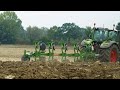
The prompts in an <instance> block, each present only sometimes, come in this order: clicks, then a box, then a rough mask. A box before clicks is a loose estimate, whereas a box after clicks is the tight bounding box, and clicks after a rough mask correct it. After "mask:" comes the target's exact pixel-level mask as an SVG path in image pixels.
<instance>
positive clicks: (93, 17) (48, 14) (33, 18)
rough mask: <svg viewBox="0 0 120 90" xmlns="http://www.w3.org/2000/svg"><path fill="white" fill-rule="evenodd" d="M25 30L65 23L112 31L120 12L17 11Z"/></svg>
mask: <svg viewBox="0 0 120 90" xmlns="http://www.w3.org/2000/svg"><path fill="white" fill-rule="evenodd" d="M15 12H16V14H17V15H18V17H19V18H20V19H21V20H22V25H23V26H24V28H26V27H28V26H29V25H31V26H38V27H48V28H50V27H52V26H54V25H57V26H62V24H63V23H67V22H68V23H69V22H70V23H72V22H73V23H75V24H76V25H78V26H80V27H86V26H91V27H93V24H94V23H96V26H98V27H103V24H104V27H106V28H109V29H112V28H113V24H117V23H118V22H120V11H15Z"/></svg>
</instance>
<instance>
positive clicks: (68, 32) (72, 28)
mask: <svg viewBox="0 0 120 90" xmlns="http://www.w3.org/2000/svg"><path fill="white" fill-rule="evenodd" d="M60 29H61V32H62V34H63V39H64V40H65V41H67V42H69V43H70V39H71V38H72V39H73V40H75V39H79V38H80V37H81V29H80V27H79V26H77V25H75V23H64V24H63V25H62V27H61V28H60Z"/></svg>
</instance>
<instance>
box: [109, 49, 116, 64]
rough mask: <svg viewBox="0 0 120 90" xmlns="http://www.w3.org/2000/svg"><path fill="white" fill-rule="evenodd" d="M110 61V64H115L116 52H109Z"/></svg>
mask: <svg viewBox="0 0 120 90" xmlns="http://www.w3.org/2000/svg"><path fill="white" fill-rule="evenodd" d="M110 61H111V62H116V61H117V51H116V50H115V49H114V50H112V51H111V55H110Z"/></svg>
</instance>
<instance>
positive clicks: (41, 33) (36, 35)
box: [27, 26, 48, 44]
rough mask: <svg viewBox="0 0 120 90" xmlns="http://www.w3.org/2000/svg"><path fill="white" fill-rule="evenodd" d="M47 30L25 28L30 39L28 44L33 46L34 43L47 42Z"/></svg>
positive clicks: (35, 27)
mask: <svg viewBox="0 0 120 90" xmlns="http://www.w3.org/2000/svg"><path fill="white" fill-rule="evenodd" d="M47 30H48V29H47V28H45V27H44V28H43V27H42V28H38V27H37V26H34V27H31V26H29V27H27V35H28V38H29V39H30V43H31V44H34V42H36V41H41V40H44V39H45V40H47V38H46V37H47Z"/></svg>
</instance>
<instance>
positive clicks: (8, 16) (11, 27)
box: [0, 11, 24, 44]
mask: <svg viewBox="0 0 120 90" xmlns="http://www.w3.org/2000/svg"><path fill="white" fill-rule="evenodd" d="M23 33H24V29H23V27H22V21H21V20H20V19H19V18H18V17H17V15H16V14H15V12H11V11H6V12H3V13H1V14H0V42H2V43H6V44H7V43H9V44H13V43H16V41H18V40H19V39H21V38H22V37H21V36H23V37H24V35H23ZM21 40H22V39H21Z"/></svg>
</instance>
